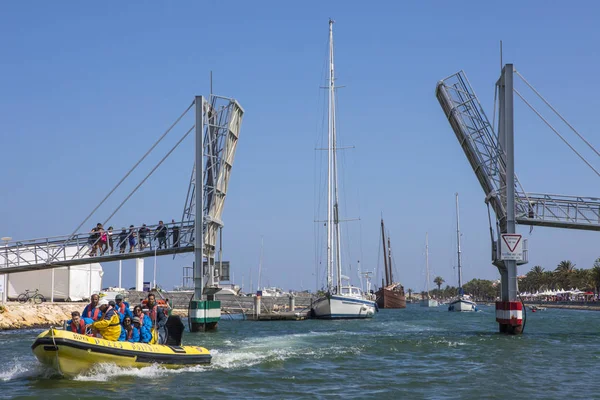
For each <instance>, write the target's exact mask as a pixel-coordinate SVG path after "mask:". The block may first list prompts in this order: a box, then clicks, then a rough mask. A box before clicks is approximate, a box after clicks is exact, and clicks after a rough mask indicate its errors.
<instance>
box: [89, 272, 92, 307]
mask: <svg viewBox="0 0 600 400" xmlns="http://www.w3.org/2000/svg"><path fill="white" fill-rule="evenodd" d="M89 272H90V294H89V297H90V300H91V299H92V263H90V271H89Z"/></svg>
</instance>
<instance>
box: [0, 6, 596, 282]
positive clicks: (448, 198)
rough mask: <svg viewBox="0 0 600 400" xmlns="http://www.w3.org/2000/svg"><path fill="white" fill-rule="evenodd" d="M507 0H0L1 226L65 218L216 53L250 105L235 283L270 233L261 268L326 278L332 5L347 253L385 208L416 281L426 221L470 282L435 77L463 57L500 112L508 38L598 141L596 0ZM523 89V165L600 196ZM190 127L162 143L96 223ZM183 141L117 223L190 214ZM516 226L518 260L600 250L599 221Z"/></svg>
mask: <svg viewBox="0 0 600 400" xmlns="http://www.w3.org/2000/svg"><path fill="white" fill-rule="evenodd" d="M503 5H505V9H506V12H505V13H504V15H502V9H501V7H500V5H499V4H492V3H486V2H477V1H472V2H463V3H461V5H460V6H458V5H456V4H455V3H448V2H442V1H437V2H436V1H431V2H416V1H415V2H394V1H389V2H378V3H377V4H370V3H366V2H327V3H323V2H318V1H317V2H310V1H309V2H298V3H294V4H292V3H285V4H284V3H281V2H259V3H257V2H241V1H239V2H227V3H223V2H216V1H206V2H176V3H166V2H165V3H161V4H157V3H152V4H151V3H148V2H135V1H133V2H127V3H118V4H117V3H110V2H109V3H102V4H100V3H94V4H92V3H88V4H83V3H80V2H66V1H65V2H41V1H37V2H33V1H32V2H12V3H8V2H5V3H3V4H2V5H1V6H0V7H1V12H0V48H1V49H2V57H1V59H0V88H1V90H0V139H1V141H0V143H2V146H1V153H2V170H3V173H2V176H3V178H2V180H1V181H2V183H3V188H4V189H3V191H2V193H3V194H2V195H1V196H0V235H1V236H12V237H13V238H15V239H27V238H33V237H43V236H50V235H63V234H69V233H71V231H72V230H73V229H74V228H75V227H76V226H77V225H78V224H79V222H80V221H81V220H82V219H83V218H84V217H85V216H86V215H87V214H88V213H89V212H90V211H91V210H92V209H93V207H94V206H95V205H96V204H97V203H98V201H99V200H100V199H101V198H102V197H103V196H104V195H105V194H106V193H107V192H108V191H109V190H110V188H112V186H113V185H114V184H115V183H116V182H117V181H118V180H119V179H120V178H121V176H122V175H123V174H124V173H125V172H126V171H127V170H128V169H129V168H130V167H131V166H132V165H133V163H134V162H135V161H137V160H138V159H139V157H140V156H141V155H142V154H143V153H144V152H145V151H146V150H147V149H148V148H149V146H150V145H152V143H154V141H155V140H156V139H157V138H158V136H159V135H160V134H161V133H162V132H163V131H164V130H165V129H166V128H167V127H168V126H169V125H170V124H171V122H172V121H173V120H174V119H175V118H176V117H177V116H178V115H179V114H180V113H181V112H182V111H183V110H184V109H185V108H186V107H187V106H188V105H189V104H190V102H191V101H192V99H193V96H194V95H196V94H208V92H209V85H208V76H209V72H210V71H211V70H212V71H213V74H214V86H215V92H216V93H218V94H221V95H225V96H231V97H234V98H236V99H237V100H238V101H239V102H240V103H241V104H242V106H243V107H244V109H245V111H246V114H245V118H244V122H243V126H242V133H241V137H240V142H239V147H238V153H237V157H236V161H235V166H234V169H233V173H232V180H231V183H230V187H229V194H228V198H227V202H226V204H225V212H224V221H225V224H226V226H225V229H224V241H225V243H224V246H225V248H224V251H225V255H226V257H225V258H226V259H229V260H231V263H232V271H233V272H234V276H235V280H236V283H239V284H241V283H242V277H243V278H244V286H245V288H248V286H249V276H250V271H251V270H252V271H253V272H252V274H253V277H254V283H255V285H256V277H257V272H258V271H257V268H258V261H259V253H260V238H261V236H263V237H264V263H263V268H264V269H263V285H267V284H269V285H272V286H275V285H276V286H280V287H283V288H284V289H286V290H287V289H289V288H294V289H314V287H315V283H316V280H317V277H316V276H315V233H314V232H315V224H314V222H313V220H314V219H315V217H316V216H317V217H318V218H322V217H323V215H318V214H319V213H316V212H315V203H316V201H315V198H316V196H315V190H316V189H315V188H318V185H316V184H315V181H316V180H317V179H316V177H318V174H317V172H316V168H317V167H318V166H319V165H320V164H319V163H318V162H315V158H316V156H315V151H314V148H315V147H316V144H317V143H319V140H320V139H319V138H320V135H321V134H322V133H323V132H322V130H321V129H320V127H321V122H322V117H323V112H324V109H323V96H324V93H323V91H322V90H321V89H319V86H322V85H323V84H324V80H323V79H324V75H323V72H324V71H323V67H324V65H325V62H326V58H327V21H328V18H329V17H332V18H334V19H335V20H336V24H335V42H336V72H337V76H338V83H339V84H340V85H345V86H346V87H345V88H344V89H341V90H340V92H339V103H338V107H339V111H338V126H339V135H340V142H341V143H340V144H350V145H353V146H355V149H353V150H349V151H347V152H345V153H344V166H345V167H347V168H345V172H344V180H345V181H344V182H345V185H344V190H343V191H342V197H343V199H344V200H343V202H342V203H343V204H344V205H343V207H344V208H343V209H342V214H343V215H345V216H347V217H349V218H350V217H353V218H355V217H360V219H361V220H360V222H350V223H348V224H347V226H344V229H345V231H346V232H348V233H347V234H344V235H345V236H344V237H345V238H347V239H344V240H345V244H347V245H349V246H348V248H350V250H349V251H348V256H347V257H346V258H347V260H348V263H349V264H354V266H353V268H354V267H355V264H356V260H358V259H360V261H361V265H362V268H363V270H372V269H376V268H377V259H378V252H379V247H380V244H379V218H380V216H381V214H382V213H383V215H384V217H385V221H386V226H387V228H388V229H389V231H390V234H391V237H392V247H393V250H394V253H395V263H396V268H397V272H396V276H397V277H398V278H399V279H400V280H401V281H402V282H403V284H404V285H405V287H407V288H408V287H410V288H413V289H415V290H422V289H423V288H424V286H425V281H424V280H425V278H424V264H425V262H424V239H425V232H429V240H430V265H431V270H432V274H433V275H434V276H435V275H441V276H442V277H443V278H444V279H445V280H446V281H447V282H448V283H450V284H456V278H455V273H454V270H453V266H454V265H455V263H456V261H455V259H456V257H455V245H456V244H455V238H454V235H455V232H454V230H455V222H454V218H455V214H454V193H455V192H459V193H460V200H461V225H462V226H461V228H462V233H463V238H462V240H463V242H462V245H463V255H464V267H465V268H464V271H463V274H464V278H465V280H469V279H471V278H474V277H479V278H489V279H496V278H497V277H498V273H497V271H496V268H495V267H493V266H492V265H491V262H490V243H489V237H488V223H487V211H486V207H485V204H484V202H483V200H484V194H483V192H482V190H481V188H480V187H479V184H478V183H477V181H476V179H475V176H474V174H473V173H472V171H471V170H470V167H469V165H468V163H467V160H466V158H465V157H464V155H463V153H462V150H461V149H460V148H459V146H458V143H457V141H456V138H455V137H454V134H453V133H452V131H451V129H450V126H449V124H448V123H447V121H446V120H445V118H444V115H443V113H442V111H441V109H440V107H439V105H438V103H437V100H436V98H435V96H434V89H435V84H436V82H437V81H438V80H440V79H442V78H444V77H446V76H448V75H450V74H452V73H454V72H456V71H458V70H460V69H464V70H465V71H466V73H467V75H468V77H469V79H470V81H471V83H472V84H473V86H474V88H475V90H476V91H477V94H478V95H479V97H480V99H481V101H482V102H483V104H484V107H485V108H486V111H487V113H488V115H489V116H490V117H491V115H492V106H493V95H494V82H495V81H496V79H497V78H498V75H499V69H500V65H499V64H500V61H499V55H498V54H499V51H498V47H499V45H498V43H499V40H500V39H502V40H503V43H504V61H505V62H513V63H514V64H515V66H516V68H517V69H518V70H519V71H520V72H521V73H522V74H523V75H524V76H525V77H526V78H527V79H528V80H529V81H530V82H532V83H533V84H534V85H535V86H536V87H537V88H538V89H539V90H540V91H541V92H542V93H543V94H544V95H545V96H546V97H547V98H548V99H549V100H550V101H551V102H552V103H553V104H554V105H555V106H556V107H557V108H558V109H559V110H560V111H561V112H562V113H563V114H564V115H565V116H566V117H567V118H568V120H569V121H570V122H571V123H572V124H574V125H575V126H576V127H577V128H578V129H579V130H580V131H581V132H583V133H584V134H585V135H586V137H587V138H588V139H589V140H590V141H591V142H592V143H594V144H596V145H600V143H599V140H598V133H597V132H598V130H597V126H596V121H595V115H596V114H597V111H596V110H598V109H599V107H600V104H599V102H600V100H599V99H598V97H597V96H594V93H595V91H594V86H595V85H596V84H597V73H596V71H597V65H598V61H599V60H598V54H597V52H595V51H594V49H595V48H596V47H597V43H598V39H599V32H600V31H599V30H598V28H597V21H596V17H597V15H598V6H597V4H595V3H594V2H591V1H590V2H578V3H576V4H575V5H573V4H567V3H561V2H541V1H540V2H528V3H523V2H506V3H503ZM528 97H530V98H532V96H531V95H530V96H528ZM515 102H516V109H515V118H516V124H515V131H516V146H517V150H516V152H517V164H516V170H517V174H519V176H520V178H521V180H522V183H523V184H524V186H525V189H526V190H527V191H535V192H548V193H561V194H572V195H585V196H599V195H600V193H599V192H598V190H597V188H596V185H595V184H596V182H597V179H598V178H597V176H596V175H595V174H594V173H593V172H592V171H591V170H589V169H588V168H587V167H586V166H585V165H584V164H583V163H582V162H581V161H579V160H578V159H577V158H576V157H575V156H574V155H573V154H571V153H570V151H569V150H568V149H567V148H566V147H565V146H564V145H563V144H562V143H561V142H560V141H559V140H558V138H556V137H555V136H554V134H553V133H552V132H551V131H550V130H548V129H547V128H545V127H544V126H543V124H542V123H541V122H540V121H539V120H537V119H536V118H535V117H534V116H533V115H532V113H531V112H530V111H528V110H526V109H525V107H524V105H523V104H522V103H521V102H520V101H516V100H515ZM181 129H183V127H182V128H181ZM563 131H564V132H565V133H567V132H566V130H564V129H563ZM182 133H183V131H181V130H180V131H178V133H176V134H174V135H173V137H172V138H171V140H172V141H171V142H169V143H165V145H164V146H162V145H161V146H160V147H159V149H157V154H156V155H154V156H153V157H151V158H150V159H149V160H148V162H145V163H144V164H143V166H142V167H143V168H142V170H141V171H140V172H139V173H136V174H134V176H133V177H132V179H131V181H128V184H127V185H128V186H127V185H126V187H124V188H123V190H120V191H119V193H118V195H117V197H116V198H115V200H113V201H112V202H109V204H108V205H107V206H106V207H103V208H102V209H101V210H100V211H99V214H97V216H95V217H94V218H93V222H94V223H95V222H96V220H98V221H100V220H102V219H103V218H104V217H106V216H108V215H109V214H110V211H111V210H112V208H114V206H115V205H116V204H118V203H119V202H120V200H122V199H123V198H124V196H125V195H126V194H127V193H128V192H129V190H131V189H132V188H133V187H134V186H135V185H136V184H137V183H138V181H139V179H141V177H143V176H144V175H145V173H147V172H148V171H149V169H150V168H152V166H153V165H154V163H155V162H156V161H157V160H158V159H160V158H161V157H162V155H163V154H164V153H165V152H166V151H167V150H168V149H169V148H170V146H171V145H172V144H173V143H174V141H175V140H177V138H178V136H180V135H181V134H182ZM569 137H570V138H572V136H569ZM185 143H186V145H185V146H184V147H182V148H181V149H178V150H177V151H176V153H175V154H174V155H173V156H172V157H170V158H169V159H168V160H167V162H166V163H165V165H163V166H162V167H161V168H160V169H159V170H158V171H157V173H156V174H155V175H153V176H152V178H151V179H150V180H149V181H148V182H147V183H146V184H145V185H144V186H143V187H142V189H141V190H140V192H139V193H138V194H136V196H134V197H133V198H132V200H131V202H130V203H129V204H128V205H127V206H126V207H124V208H123V210H121V211H120V212H119V213H118V214H117V215H116V216H115V219H114V220H113V222H114V223H112V224H113V225H114V226H121V225H123V226H125V225H129V224H136V225H139V224H141V223H156V222H157V221H158V220H159V219H163V220H169V221H170V220H171V218H175V219H177V218H178V217H179V216H180V215H181V212H182V208H183V203H184V200H185V193H186V190H187V180H188V178H189V172H190V169H191V166H192V162H193V160H192V153H191V146H192V142H191V138H189V140H187V141H186V142H185ZM578 148H581V146H579V147H578ZM586 155H587V153H586ZM590 160H591V161H592V162H593V163H594V164H595V165H598V162H597V161H598V160H597V159H594V158H590ZM318 218H317V219H318ZM87 225H89V226H90V227H91V224H90V223H88V224H87ZM87 228H88V227H87V226H86V229H87ZM521 230H522V232H523V233H524V234H526V235H527V237H528V238H529V246H530V264H528V265H526V266H523V267H520V268H521V269H520V271H522V272H525V271H527V270H528V269H529V268H531V267H532V266H534V265H537V264H539V265H542V266H543V267H545V268H546V269H553V268H554V267H555V266H556V264H557V263H558V262H560V261H561V260H563V259H570V260H572V261H573V262H575V263H576V264H577V266H578V267H586V268H587V267H590V266H591V264H592V263H593V261H594V259H595V258H597V257H599V256H600V254H599V253H598V252H597V250H596V249H597V245H596V244H597V235H598V234H597V233H593V232H577V231H566V230H551V229H542V228H536V229H535V230H534V231H533V234H532V235H531V236H530V235H529V229H528V228H527V227H523V228H521ZM346 235H347V236H346ZM321 238H322V236H321ZM191 262H192V256H191V255H189V256H178V257H177V258H176V259H175V260H172V259H171V258H170V257H166V258H164V259H159V260H158V265H159V274H158V281H159V282H160V283H161V284H163V286H166V287H172V286H173V285H177V284H180V283H181V273H182V272H181V267H183V266H184V265H191ZM152 263H153V260H148V262H147V265H148V267H147V268H146V270H147V271H146V280H150V278H151V275H152ZM104 268H105V271H106V274H105V278H104V279H105V284H106V285H112V284H116V276H117V273H116V271H117V266H116V264H105V265H104ZM124 271H125V272H124V285H125V286H131V285H133V276H134V261H128V262H126V263H124Z"/></svg>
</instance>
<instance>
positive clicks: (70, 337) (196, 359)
mask: <svg viewBox="0 0 600 400" xmlns="http://www.w3.org/2000/svg"><path fill="white" fill-rule="evenodd" d="M31 349H32V351H33V354H34V355H35V356H36V358H37V359H38V361H40V362H41V363H42V364H44V365H46V366H48V367H50V368H53V369H55V370H57V371H58V372H59V373H61V374H63V375H65V376H76V375H79V374H81V373H82V372H85V371H88V370H90V369H92V368H93V367H94V366H95V365H97V364H100V363H111V364H115V365H117V366H120V367H136V368H141V367H146V366H149V365H152V364H161V365H163V366H165V367H168V368H179V367H182V366H186V365H199V364H210V361H211V355H210V352H209V351H208V350H207V349H205V348H203V347H197V346H183V347H181V346H167V345H159V344H153V345H150V344H145V343H130V342H115V341H110V340H104V339H100V338H95V337H90V336H84V335H80V334H75V333H73V332H69V331H64V330H57V329H53V328H51V329H49V330H47V331H44V332H42V333H41V334H40V335H39V336H38V337H37V338H36V340H35V342H34V343H33V345H32V346H31Z"/></svg>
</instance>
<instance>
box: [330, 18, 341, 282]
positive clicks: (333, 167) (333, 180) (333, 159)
mask: <svg viewBox="0 0 600 400" xmlns="http://www.w3.org/2000/svg"><path fill="white" fill-rule="evenodd" d="M333 22H334V21H333V20H332V19H330V20H329V144H330V146H329V151H328V153H329V160H330V164H329V165H330V167H329V174H328V175H329V179H328V181H329V188H328V190H327V197H328V198H329V204H328V220H329V221H331V219H333V224H329V225H328V226H331V227H332V229H331V232H330V234H331V236H334V238H333V239H334V245H335V267H336V286H337V288H338V289H337V290H338V292H339V291H341V287H342V249H341V247H342V246H341V243H340V242H341V235H340V224H339V222H340V220H339V198H338V190H337V137H336V124H335V73H334V63H333ZM332 197H333V198H332ZM332 200H333V204H331V201H332ZM332 212H333V215H331V213H332ZM334 228H335V231H334V230H333V229H334ZM328 233H329V232H328ZM328 247H329V248H331V239H330V240H329V241H328ZM330 251H331V250H330ZM330 260H331V263H332V265H331V266H332V267H333V254H332V253H330ZM332 269H333V268H332ZM331 274H333V271H331ZM331 280H332V281H333V277H332V279H331Z"/></svg>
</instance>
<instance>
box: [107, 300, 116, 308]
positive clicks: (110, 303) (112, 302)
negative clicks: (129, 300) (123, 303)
mask: <svg viewBox="0 0 600 400" xmlns="http://www.w3.org/2000/svg"><path fill="white" fill-rule="evenodd" d="M108 305H109V306H111V307H116V305H117V303H115V302H114V301H112V300H111V301H109V302H108Z"/></svg>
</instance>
